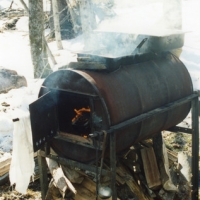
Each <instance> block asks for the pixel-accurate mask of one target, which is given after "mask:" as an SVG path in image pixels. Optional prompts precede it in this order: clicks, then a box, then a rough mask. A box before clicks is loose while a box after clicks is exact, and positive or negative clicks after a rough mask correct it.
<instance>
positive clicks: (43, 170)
mask: <svg viewBox="0 0 200 200" xmlns="http://www.w3.org/2000/svg"><path fill="white" fill-rule="evenodd" d="M38 165H39V173H40V187H41V194H42V200H45V197H46V194H47V190H48V180H47V163H46V158H45V157H42V156H41V155H40V150H39V151H38Z"/></svg>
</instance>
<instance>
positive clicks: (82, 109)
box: [72, 108, 90, 122]
mask: <svg viewBox="0 0 200 200" xmlns="http://www.w3.org/2000/svg"><path fill="white" fill-rule="evenodd" d="M74 111H75V112H76V116H75V117H74V118H73V119H72V122H74V121H76V120H77V119H78V118H79V117H80V116H82V115H83V112H90V108H81V109H79V110H77V109H74Z"/></svg>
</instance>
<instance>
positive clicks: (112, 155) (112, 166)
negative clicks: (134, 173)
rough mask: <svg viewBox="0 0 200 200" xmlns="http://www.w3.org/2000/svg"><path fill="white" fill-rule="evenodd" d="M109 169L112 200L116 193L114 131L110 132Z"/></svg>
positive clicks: (114, 198)
mask: <svg viewBox="0 0 200 200" xmlns="http://www.w3.org/2000/svg"><path fill="white" fill-rule="evenodd" d="M110 169H111V189H112V200H117V193H116V185H115V184H116V137H115V132H112V133H110Z"/></svg>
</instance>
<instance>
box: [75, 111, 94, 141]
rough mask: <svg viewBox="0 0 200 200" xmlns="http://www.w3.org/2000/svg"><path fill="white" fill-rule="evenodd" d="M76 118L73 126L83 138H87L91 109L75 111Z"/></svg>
mask: <svg viewBox="0 0 200 200" xmlns="http://www.w3.org/2000/svg"><path fill="white" fill-rule="evenodd" d="M74 111H75V113H76V116H75V117H74V118H73V119H72V126H73V128H74V129H75V130H76V131H77V132H78V133H80V134H81V133H82V134H83V135H82V136H83V137H86V138H87V132H88V130H89V118H90V108H81V109H79V110H77V109H74Z"/></svg>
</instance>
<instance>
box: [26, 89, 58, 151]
mask: <svg viewBox="0 0 200 200" xmlns="http://www.w3.org/2000/svg"><path fill="white" fill-rule="evenodd" d="M56 99H57V95H56V92H53V91H52V92H48V93H47V94H45V95H43V96H42V97H40V98H39V99H38V100H36V101H35V102H33V103H32V104H30V105H29V109H30V119H31V128H32V138H33V149H34V152H36V151H37V150H39V149H41V147H42V146H43V145H44V144H45V143H46V142H48V141H50V140H51V139H52V138H53V137H54V136H55V135H56V134H57V131H58V120H57V109H56V102H57V101H56Z"/></svg>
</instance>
